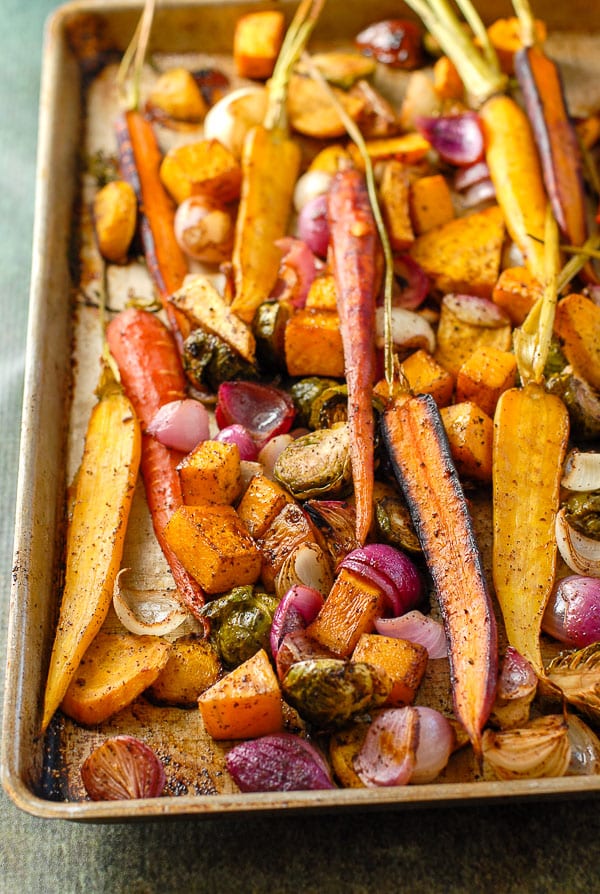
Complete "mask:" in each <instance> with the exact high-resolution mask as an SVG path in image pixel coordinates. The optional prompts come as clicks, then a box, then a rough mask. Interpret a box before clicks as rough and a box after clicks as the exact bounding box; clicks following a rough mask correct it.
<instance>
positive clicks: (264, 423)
mask: <svg viewBox="0 0 600 894" xmlns="http://www.w3.org/2000/svg"><path fill="white" fill-rule="evenodd" d="M295 414H296V410H295V407H294V402H293V400H292V398H291V397H290V396H289V395H288V394H287V393H286V392H285V391H282V390H280V389H279V388H274V387H272V386H271V385H262V384H260V383H259V382H244V381H239V382H223V384H222V385H220V386H219V390H218V392H217V405H216V407H215V419H216V421H217V425H218V426H219V428H225V426H228V425H235V424H239V425H243V426H244V427H245V428H246V430H247V431H248V434H249V435H250V437H251V438H252V439H253V440H254V441H255V442H256V444H257V446H258V448H259V449H260V448H261V447H262V446H263V444H265V443H266V442H267V441H268V440H269V438H272V437H274V436H275V435H280V434H284V433H285V432H288V431H289V430H290V428H291V427H292V423H293V421H294V416H295Z"/></svg>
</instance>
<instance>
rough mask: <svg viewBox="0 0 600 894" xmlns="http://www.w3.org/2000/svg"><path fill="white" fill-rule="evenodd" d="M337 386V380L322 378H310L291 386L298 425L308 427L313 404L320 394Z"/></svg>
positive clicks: (300, 380)
mask: <svg viewBox="0 0 600 894" xmlns="http://www.w3.org/2000/svg"><path fill="white" fill-rule="evenodd" d="M337 385H339V382H338V381H337V380H336V379H325V378H322V377H320V376H308V377H306V378H303V379H299V380H298V381H297V382H294V383H293V385H291V387H290V394H291V396H292V398H293V400H294V405H295V407H296V420H297V422H298V425H305V426H308V424H309V420H310V416H311V412H312V407H313V404H314V402H315V400H316V399H317V397H318V396H319V394H321V393H322V392H323V391H325V390H326V389H327V388H335V387H336V386H337Z"/></svg>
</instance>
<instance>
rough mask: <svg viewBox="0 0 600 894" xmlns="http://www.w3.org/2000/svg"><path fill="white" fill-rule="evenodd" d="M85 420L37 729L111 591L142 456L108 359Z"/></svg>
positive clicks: (94, 631)
mask: <svg viewBox="0 0 600 894" xmlns="http://www.w3.org/2000/svg"><path fill="white" fill-rule="evenodd" d="M98 398H99V399H98V402H97V403H96V405H95V406H94V408H93V410H92V412H91V415H90V419H89V422H88V427H87V432H86V438H85V446H84V451H83V457H82V460H81V465H80V467H79V471H78V475H77V480H76V486H75V496H74V502H73V511H72V516H71V519H70V523H69V528H68V531H67V546H66V572H65V585H64V589H63V594H62V600H61V606H60V615H59V619H58V626H57V629H56V635H55V639H54V645H53V647H52V654H51V657H50V667H49V670H48V679H47V682H46V692H45V697H44V710H43V718H42V731H43V730H45V729H46V727H47V726H48V724H49V723H50V720H51V719H52V716H53V714H54V712H55V711H56V709H57V708H58V706H59V705H60V703H61V701H62V699H63V697H64V694H65V692H66V691H67V689H68V687H69V684H70V682H71V680H72V679H73V676H74V674H75V672H76V670H77V668H78V666H79V663H80V661H81V659H82V658H83V655H84V653H85V652H86V650H87V648H88V646H89V645H90V643H91V642H92V640H93V639H94V637H95V636H96V634H97V632H98V630H99V629H100V627H101V626H102V624H103V622H104V620H105V618H106V615H107V613H108V609H109V607H110V604H111V600H112V595H113V585H114V580H115V577H116V574H117V572H118V570H119V566H120V562H121V556H122V553H123V542H124V539H125V531H126V529H127V521H128V518H129V510H130V508H131V501H132V498H133V492H134V489H135V482H136V478H137V474H138V468H139V462H140V444H141V436H140V426H139V424H138V421H137V418H136V416H135V413H134V411H133V407H132V406H131V404H130V402H129V400H128V399H127V397H126V396H125V394H124V393H123V390H122V388H121V387H120V386H119V385H118V384H117V383H116V382H115V380H114V377H113V376H112V374H111V373H110V370H109V368H108V367H107V366H105V367H104V369H103V374H102V377H101V382H100V385H99V388H98Z"/></svg>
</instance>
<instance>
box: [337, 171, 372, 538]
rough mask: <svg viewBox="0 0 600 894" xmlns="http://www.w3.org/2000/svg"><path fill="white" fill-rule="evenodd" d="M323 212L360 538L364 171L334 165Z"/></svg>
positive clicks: (367, 384)
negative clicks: (345, 387)
mask: <svg viewBox="0 0 600 894" xmlns="http://www.w3.org/2000/svg"><path fill="white" fill-rule="evenodd" d="M327 217H328V221H329V232H330V237H329V240H330V241H329V244H330V255H331V266H332V269H333V273H334V276H335V284H336V293H337V306H338V313H339V316H340V329H341V334H342V344H343V346H344V369H345V374H346V382H347V385H348V426H349V429H350V456H351V461H352V477H353V479H354V495H355V501H356V537H357V540H358V541H359V542H360V543H364V542H365V540H366V538H367V534H368V533H369V528H370V527H371V521H372V515H373V480H374V475H373V434H374V419H373V406H372V392H373V383H374V376H375V350H374V331H375V291H376V270H375V267H376V265H375V254H376V249H377V228H376V225H375V220H374V217H373V211H372V208H371V204H370V201H369V196H368V193H367V188H366V184H365V180H364V177H363V175H362V174H361V173H360V172H359V171H358V170H356V168H353V167H348V168H345V169H343V170H341V171H338V173H337V174H336V175H335V177H334V178H333V182H332V185H331V188H330V190H329V193H328V205H327Z"/></svg>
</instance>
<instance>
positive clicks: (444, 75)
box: [433, 56, 465, 99]
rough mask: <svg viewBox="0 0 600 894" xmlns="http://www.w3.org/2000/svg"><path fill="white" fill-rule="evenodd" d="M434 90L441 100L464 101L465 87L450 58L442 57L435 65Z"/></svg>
mask: <svg viewBox="0 0 600 894" xmlns="http://www.w3.org/2000/svg"><path fill="white" fill-rule="evenodd" d="M433 89H434V90H435V92H436V93H437V95H438V96H439V97H440V99H462V98H463V97H464V95H465V85H464V84H463V82H462V79H461V77H460V75H459V73H458V69H457V68H456V65H455V64H454V62H452V60H451V59H449V58H448V56H440V57H439V59H436V61H435V63H434V65H433Z"/></svg>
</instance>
